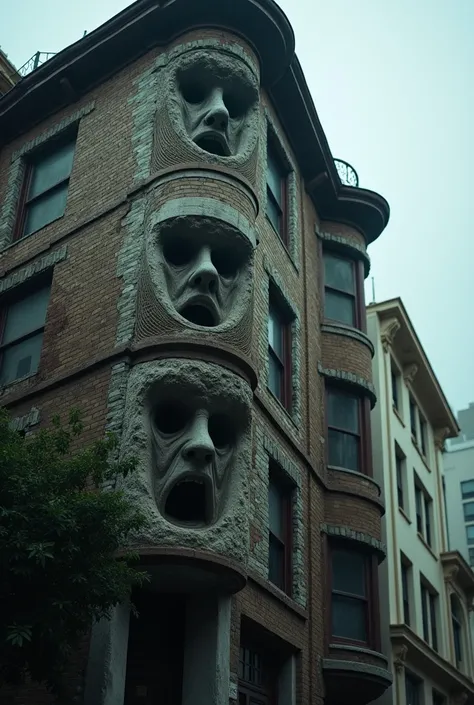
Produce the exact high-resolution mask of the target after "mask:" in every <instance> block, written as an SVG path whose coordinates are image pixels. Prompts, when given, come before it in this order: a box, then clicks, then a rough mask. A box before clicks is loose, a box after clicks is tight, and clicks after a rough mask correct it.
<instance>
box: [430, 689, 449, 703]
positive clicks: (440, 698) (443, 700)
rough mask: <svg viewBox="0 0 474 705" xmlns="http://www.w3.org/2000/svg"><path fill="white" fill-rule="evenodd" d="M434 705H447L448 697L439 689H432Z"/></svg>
mask: <svg viewBox="0 0 474 705" xmlns="http://www.w3.org/2000/svg"><path fill="white" fill-rule="evenodd" d="M432 698H433V705H446V698H445V696H444V695H442V694H441V693H438V691H437V690H433V691H432Z"/></svg>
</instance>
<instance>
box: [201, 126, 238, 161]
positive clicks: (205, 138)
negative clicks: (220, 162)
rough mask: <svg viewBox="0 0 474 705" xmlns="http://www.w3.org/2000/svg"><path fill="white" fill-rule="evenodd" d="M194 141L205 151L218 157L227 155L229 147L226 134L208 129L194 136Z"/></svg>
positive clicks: (228, 154)
mask: <svg viewBox="0 0 474 705" xmlns="http://www.w3.org/2000/svg"><path fill="white" fill-rule="evenodd" d="M195 142H196V144H197V146H198V147H200V148H201V149H203V150H204V151H205V152H210V153H211V154H216V155H217V156H218V157H229V156H230V149H229V145H228V143H227V139H226V136H225V135H224V134H223V133H222V132H218V131H217V130H208V131H207V132H203V133H202V134H200V135H198V137H196V139H195Z"/></svg>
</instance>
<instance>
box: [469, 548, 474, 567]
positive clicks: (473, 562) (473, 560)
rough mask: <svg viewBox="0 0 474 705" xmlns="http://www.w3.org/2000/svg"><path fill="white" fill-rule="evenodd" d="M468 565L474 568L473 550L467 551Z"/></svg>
mask: <svg viewBox="0 0 474 705" xmlns="http://www.w3.org/2000/svg"><path fill="white" fill-rule="evenodd" d="M469 564H470V565H471V566H474V548H470V549H469Z"/></svg>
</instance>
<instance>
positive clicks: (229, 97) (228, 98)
mask: <svg viewBox="0 0 474 705" xmlns="http://www.w3.org/2000/svg"><path fill="white" fill-rule="evenodd" d="M223 100H224V105H225V107H226V108H227V111H228V113H229V117H231V118H238V117H240V116H241V115H243V114H244V112H245V107H244V105H243V101H242V100H240V99H239V96H237V95H235V94H234V93H224V96H223Z"/></svg>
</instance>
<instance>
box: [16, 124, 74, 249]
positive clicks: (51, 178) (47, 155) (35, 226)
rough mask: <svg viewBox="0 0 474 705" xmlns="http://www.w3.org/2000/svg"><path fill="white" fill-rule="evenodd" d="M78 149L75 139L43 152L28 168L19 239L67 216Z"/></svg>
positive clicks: (19, 222) (17, 229)
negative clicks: (69, 191)
mask: <svg viewBox="0 0 474 705" xmlns="http://www.w3.org/2000/svg"><path fill="white" fill-rule="evenodd" d="M50 147H51V145H50ZM75 147H76V141H75V138H74V139H72V140H70V141H68V142H66V143H63V144H61V145H59V146H55V147H54V148H52V149H51V148H50V149H49V150H48V152H44V151H43V152H41V153H39V154H38V155H37V156H36V158H33V160H32V161H31V162H30V164H28V165H27V169H26V174H25V180H24V184H23V193H22V197H21V201H20V210H19V216H18V221H17V228H16V233H15V239H18V238H20V237H24V236H26V235H31V234H32V233H34V232H36V231H37V230H40V228H43V227H44V226H45V225H48V223H52V221H53V220H56V219H57V218H60V217H61V216H62V215H64V211H65V209H66V199H67V192H68V188H69V177H70V175H71V170H72V163H73V160H74V150H75Z"/></svg>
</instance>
